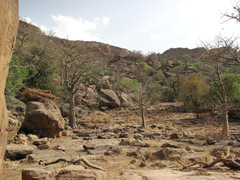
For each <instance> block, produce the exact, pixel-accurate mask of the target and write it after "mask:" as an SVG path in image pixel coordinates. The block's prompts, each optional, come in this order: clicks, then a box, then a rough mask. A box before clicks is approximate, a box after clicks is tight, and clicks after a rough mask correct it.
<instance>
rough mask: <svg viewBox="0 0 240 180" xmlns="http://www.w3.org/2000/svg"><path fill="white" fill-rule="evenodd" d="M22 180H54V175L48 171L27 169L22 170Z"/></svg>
mask: <svg viewBox="0 0 240 180" xmlns="http://www.w3.org/2000/svg"><path fill="white" fill-rule="evenodd" d="M22 180H54V173H53V171H51V170H47V169H41V168H26V169H23V170H22Z"/></svg>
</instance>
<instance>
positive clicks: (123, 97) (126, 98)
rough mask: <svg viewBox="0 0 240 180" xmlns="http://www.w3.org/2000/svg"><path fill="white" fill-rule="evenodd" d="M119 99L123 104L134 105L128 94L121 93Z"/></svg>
mask: <svg viewBox="0 0 240 180" xmlns="http://www.w3.org/2000/svg"><path fill="white" fill-rule="evenodd" d="M119 99H120V101H121V103H125V102H128V103H132V98H131V97H130V96H128V95H127V94H126V93H121V94H120V96H119Z"/></svg>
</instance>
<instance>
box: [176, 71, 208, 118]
mask: <svg viewBox="0 0 240 180" xmlns="http://www.w3.org/2000/svg"><path fill="white" fill-rule="evenodd" d="M208 91H209V87H208V85H207V83H206V82H205V81H204V80H203V78H202V76H201V75H199V74H191V75H189V76H187V77H186V78H184V79H183V80H182V82H180V86H179V96H178V100H179V101H180V102H183V103H184V107H185V108H186V109H187V110H190V111H193V112H195V113H196V114H197V118H199V113H200V112H201V106H203V104H204V103H205V97H206V96H207V95H208Z"/></svg>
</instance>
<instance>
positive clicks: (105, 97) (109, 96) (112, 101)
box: [100, 89, 121, 107]
mask: <svg viewBox="0 0 240 180" xmlns="http://www.w3.org/2000/svg"><path fill="white" fill-rule="evenodd" d="M100 105H101V106H107V107H119V106H120V105H121V102H120V100H119V98H118V96H117V95H116V94H115V92H113V91H112V90H110V89H101V90H100Z"/></svg>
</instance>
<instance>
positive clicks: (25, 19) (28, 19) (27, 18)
mask: <svg viewBox="0 0 240 180" xmlns="http://www.w3.org/2000/svg"><path fill="white" fill-rule="evenodd" d="M23 21H25V22H26V23H31V22H32V19H31V18H30V17H25V18H23Z"/></svg>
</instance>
